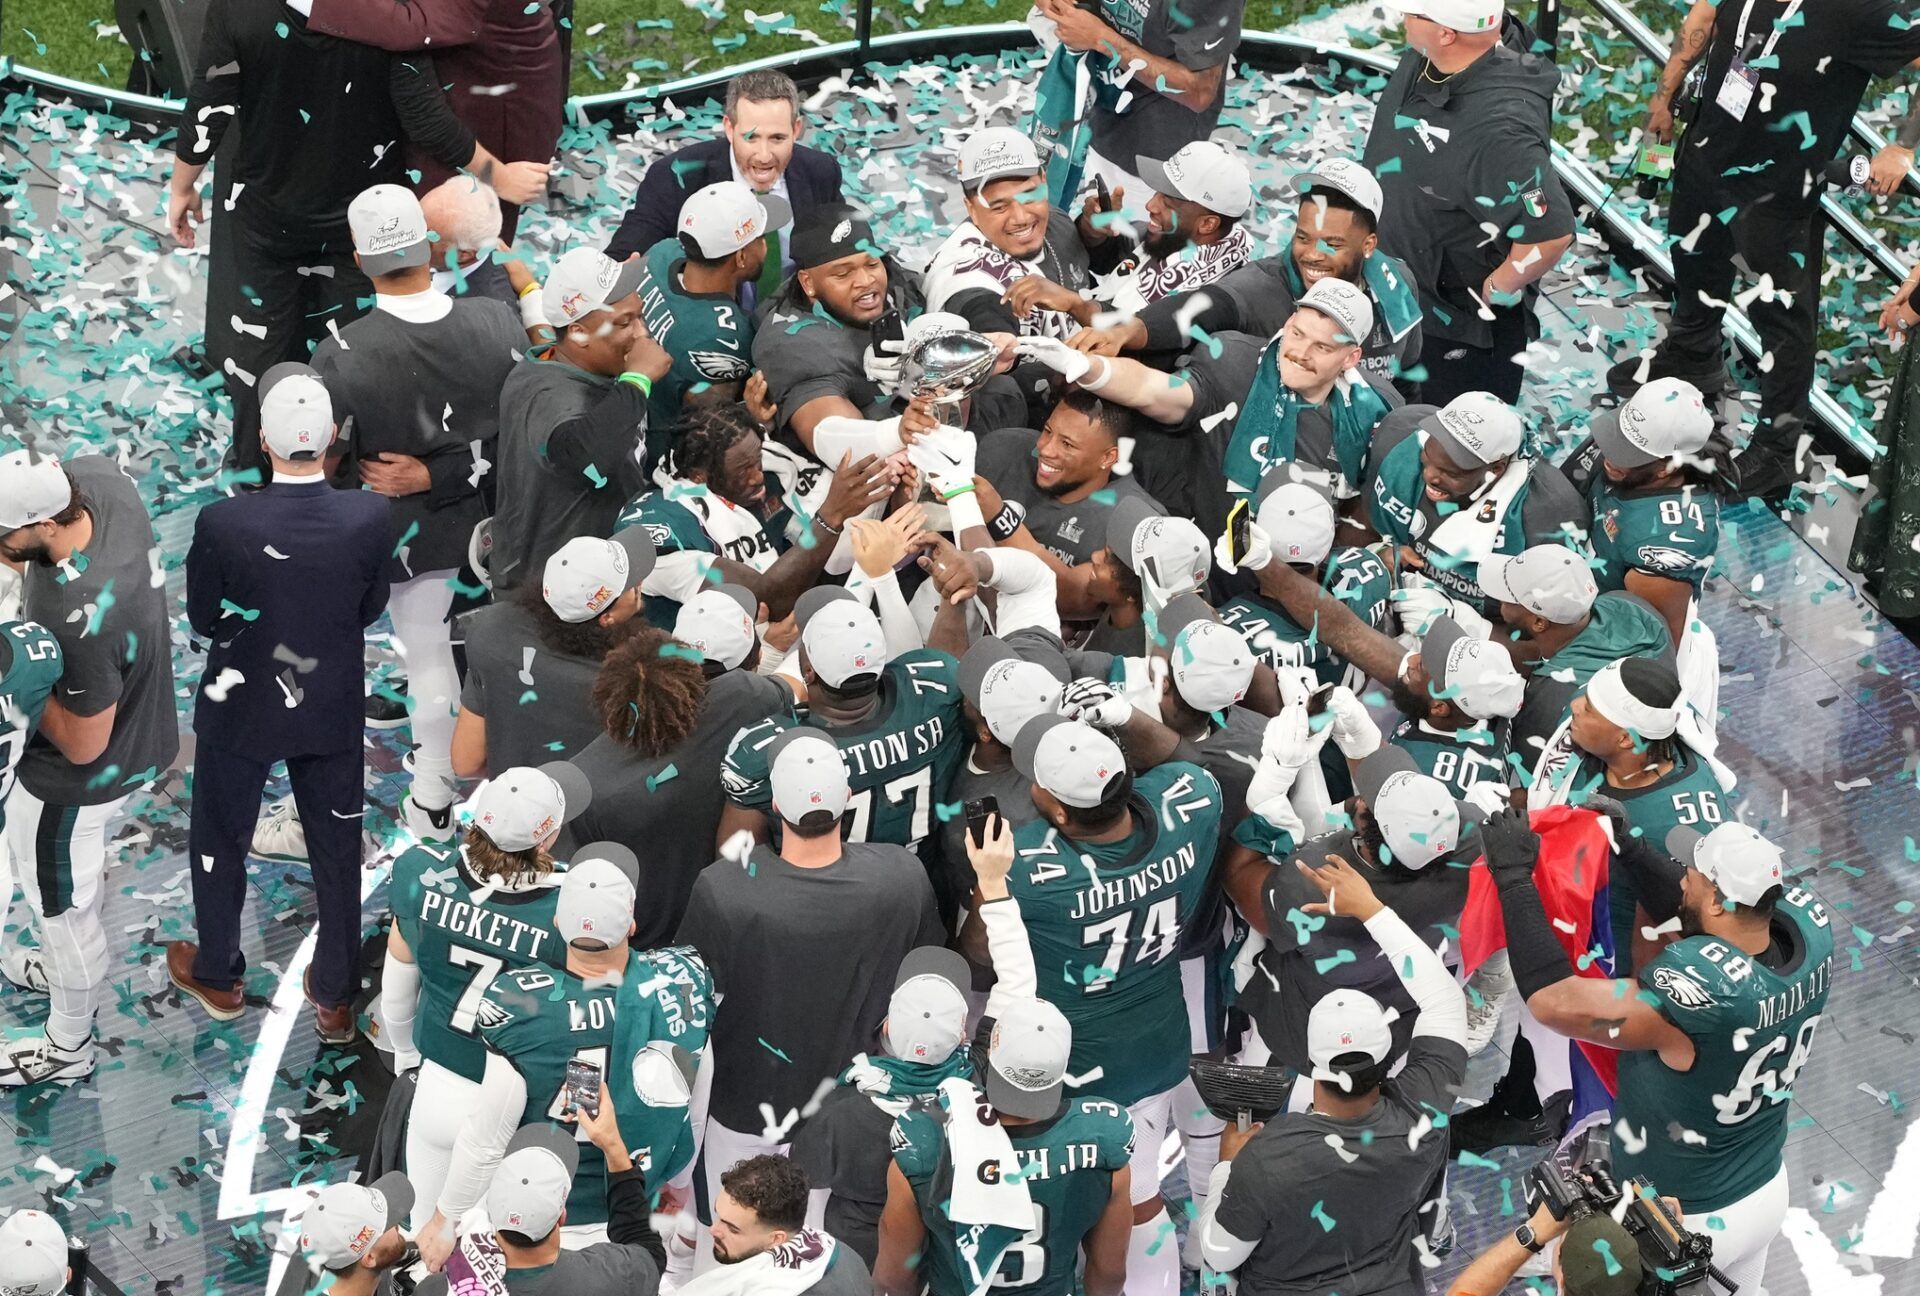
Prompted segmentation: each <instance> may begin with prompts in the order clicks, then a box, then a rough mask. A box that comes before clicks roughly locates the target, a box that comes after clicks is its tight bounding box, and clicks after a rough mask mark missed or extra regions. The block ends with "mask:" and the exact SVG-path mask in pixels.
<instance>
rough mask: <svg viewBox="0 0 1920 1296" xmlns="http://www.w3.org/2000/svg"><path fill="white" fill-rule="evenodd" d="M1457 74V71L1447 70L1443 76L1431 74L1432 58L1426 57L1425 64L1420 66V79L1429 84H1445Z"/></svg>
mask: <svg viewBox="0 0 1920 1296" xmlns="http://www.w3.org/2000/svg"><path fill="white" fill-rule="evenodd" d="M1459 75H1460V74H1459V73H1458V72H1449V73H1447V74H1446V75H1445V76H1443V77H1437V76H1435V75H1434V74H1433V60H1432V59H1428V60H1426V64H1425V66H1423V67H1422V68H1421V69H1420V79H1421V80H1422V81H1425V82H1427V83H1428V84H1430V85H1445V84H1446V83H1447V82H1449V81H1451V80H1453V79H1454V78H1455V77H1457V76H1459Z"/></svg>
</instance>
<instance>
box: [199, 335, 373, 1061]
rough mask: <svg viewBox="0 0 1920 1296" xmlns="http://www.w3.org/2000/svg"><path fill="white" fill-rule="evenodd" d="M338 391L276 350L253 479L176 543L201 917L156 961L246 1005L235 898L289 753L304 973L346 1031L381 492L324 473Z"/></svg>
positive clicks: (223, 1009)
mask: <svg viewBox="0 0 1920 1296" xmlns="http://www.w3.org/2000/svg"><path fill="white" fill-rule="evenodd" d="M333 436H334V423H333V405H332V402H331V400H330V399H329V398H328V395H327V389H326V388H325V387H324V386H323V385H322V384H321V382H320V379H319V377H318V376H317V375H316V374H315V373H314V371H313V370H312V369H310V368H308V367H307V366H306V365H303V364H294V363H288V364H279V365H275V366H274V367H273V368H271V369H269V370H267V372H266V373H265V374H264V375H263V376H262V377H261V379H260V443H261V445H262V446H263V447H264V448H265V450H266V453H267V457H268V459H269V460H270V461H271V463H272V465H273V479H272V481H271V482H270V483H269V484H268V485H267V486H266V487H265V488H264V489H262V490H259V491H253V492H248V493H246V494H241V495H236V496H234V497H232V498H231V499H224V500H220V501H218V502H217V503H214V504H210V505H208V506H207V507H206V508H204V509H202V510H201V511H200V516H199V518H198V519H196V521H195V525H194V532H193V547H192V548H191V549H190V550H188V552H187V619H188V621H189V622H190V623H191V624H192V626H193V632H194V634H196V635H198V636H199V637H201V638H203V639H205V640H207V641H208V648H207V668H206V674H205V675H204V676H203V677H202V678H201V681H200V693H199V698H198V700H197V701H196V703H195V705H194V715H193V728H194V733H195V735H196V737H197V739H198V746H197V748H196V750H195V758H194V780H193V819H192V826H191V828H190V830H189V837H188V848H189V850H190V852H191V856H192V860H193V869H192V876H193V911H194V925H195V927H196V928H197V929H198V932H199V936H200V943H199V944H198V945H195V944H194V943H193V942H192V941H174V942H173V943H172V944H170V945H169V946H168V947H167V971H168V973H169V974H170V975H171V976H172V978H173V983H174V985H176V986H178V987H179V988H180V989H181V990H182V991H184V992H185V993H187V994H188V995H190V996H192V997H193V998H194V999H197V1000H198V1001H199V1002H200V1004H201V1006H202V1007H204V1008H205V1009H206V1010H207V1012H208V1013H209V1014H211V1015H212V1016H213V1017H214V1018H215V1019H217V1020H220V1021H231V1020H233V1019H234V1018H236V1017H238V1016H239V1015H240V1014H241V1012H242V1011H243V1010H244V1007H245V1001H244V999H243V998H242V994H241V976H242V974H243V973H244V972H245V971H246V966H247V964H246V959H245V958H244V957H243V956H242V955H241V953H240V911H241V907H242V905H243V904H244V903H245V900H246V895H247V852H248V847H249V845H250V843H251V842H252V840H253V829H254V822H255V820H256V819H258V818H259V814H260V794H261V792H262V790H263V789H264V788H265V786H266V782H267V774H268V771H269V770H270V769H271V768H272V767H273V764H274V762H275V761H285V762H286V763H287V777H288V779H289V780H290V781H291V782H292V784H293V798H294V804H295V805H296V806H297V807H298V809H299V814H300V820H301V823H302V824H303V825H304V827H305V829H306V834H307V856H308V860H309V862H310V864H311V866H312V869H313V890H314V895H315V897H316V898H317V899H318V901H319V907H320V935H319V942H318V945H317V946H316V948H315V951H314V956H313V966H312V968H311V969H310V970H309V972H308V973H307V983H306V991H307V998H308V1000H310V1001H311V1002H312V1003H313V1006H314V1010H315V1014H316V1019H317V1020H316V1029H317V1030H318V1031H319V1034H320V1038H321V1039H322V1040H323V1041H325V1042H326V1043H329V1044H346V1043H350V1042H351V1041H352V1040H353V1009H352V1006H351V1005H352V1000H353V994H354V990H355V989H356V985H355V976H354V958H355V955H356V954H357V952H358V947H359V943H360V854H361V831H360V830H361V816H362V814H363V813H364V811H365V808H366V793H365V790H364V787H363V779H364V777H365V772H366V760H365V756H364V753H363V748H362V738H363V736H362V733H361V725H362V716H363V713H364V708H363V705H362V704H363V701H364V699H363V693H364V691H365V690H364V688H363V686H362V678H363V676H364V675H365V668H364V666H363V661H364V656H363V653H364V646H363V645H364V638H363V636H364V635H365V633H366V628H367V627H368V626H369V625H371V624H373V622H374V620H375V619H377V618H378V617H379V615H380V613H381V612H382V611H383V610H384V609H385V608H386V606H387V574H386V573H387V558H388V555H389V551H390V550H391V548H392V545H393V538H392V535H391V534H390V532H391V526H392V524H391V521H390V520H389V518H388V516H387V500H386V497H385V496H383V495H377V494H375V493H373V492H371V491H343V490H335V489H334V488H333V487H332V486H330V485H328V484H327V475H326V468H327V464H326V454H327V450H328V448H329V447H331V446H332V444H333Z"/></svg>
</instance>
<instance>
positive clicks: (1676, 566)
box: [1638, 545, 1700, 574]
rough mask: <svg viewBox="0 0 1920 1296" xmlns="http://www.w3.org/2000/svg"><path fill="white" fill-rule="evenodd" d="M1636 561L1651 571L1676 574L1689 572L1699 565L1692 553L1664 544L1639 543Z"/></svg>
mask: <svg viewBox="0 0 1920 1296" xmlns="http://www.w3.org/2000/svg"><path fill="white" fill-rule="evenodd" d="M1638 561H1639V563H1640V564H1641V565H1642V566H1643V567H1647V568H1650V569H1651V570H1653V571H1657V572H1674V573H1676V574H1677V573H1682V572H1690V571H1692V570H1693V569H1694V568H1695V567H1698V566H1699V565H1700V560H1699V559H1697V558H1695V557H1694V556H1693V555H1692V554H1690V553H1686V552H1684V551H1682V550H1679V549H1669V548H1668V547H1667V546H1665V545H1641V546H1640V553H1639V554H1638Z"/></svg>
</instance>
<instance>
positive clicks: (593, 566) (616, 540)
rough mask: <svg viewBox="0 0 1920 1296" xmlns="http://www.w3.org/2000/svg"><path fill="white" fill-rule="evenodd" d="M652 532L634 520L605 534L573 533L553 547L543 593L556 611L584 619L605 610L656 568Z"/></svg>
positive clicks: (566, 618) (544, 570) (571, 618)
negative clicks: (630, 524) (556, 546)
mask: <svg viewBox="0 0 1920 1296" xmlns="http://www.w3.org/2000/svg"><path fill="white" fill-rule="evenodd" d="M654 560H655V552H654V548H653V538H652V537H651V536H649V535H648V534H647V529H646V528H645V527H639V526H630V527H627V528H626V529H625V530H623V531H616V532H614V533H613V535H612V536H611V537H609V538H607V539H604V540H603V539H601V538H600V537H599V536H575V537H574V538H573V539H571V540H569V541H567V542H566V543H565V544H563V545H561V546H560V547H559V548H558V549H556V550H554V551H553V553H552V555H551V556H550V557H548V559H547V565H546V566H545V567H543V568H542V569H541V572H540V597H541V598H543V599H545V600H546V603H547V606H548V607H549V608H552V609H553V614H554V615H555V616H557V617H559V618H560V619H561V620H562V621H565V622H567V623H568V624H569V625H580V624H582V623H583V622H587V621H591V620H593V619H594V618H595V617H597V616H599V615H600V614H601V613H602V612H605V611H606V610H607V608H608V607H609V606H610V605H611V604H612V603H613V601H614V600H615V599H617V598H619V597H620V596H621V595H622V594H625V593H626V592H627V591H628V590H630V589H638V588H639V586H640V583H641V582H642V581H644V580H646V578H647V575H648V573H650V572H652V571H653V564H654Z"/></svg>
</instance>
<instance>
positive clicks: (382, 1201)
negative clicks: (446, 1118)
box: [62, 1170, 413, 1270]
mask: <svg viewBox="0 0 1920 1296" xmlns="http://www.w3.org/2000/svg"><path fill="white" fill-rule="evenodd" d="M412 1209H413V1185H412V1184H411V1183H409V1182H408V1181H407V1177H406V1176H405V1175H404V1174H401V1173H400V1172H399V1171H398V1170H392V1171H389V1172H388V1173H386V1174H383V1175H381V1176H380V1177H379V1178H378V1179H376V1180H375V1181H374V1182H373V1183H372V1184H371V1185H368V1184H351V1183H338V1184H328V1185H327V1186H326V1187H325V1188H322V1189H321V1190H320V1192H319V1193H318V1195H316V1196H315V1197H314V1199H313V1200H312V1201H311V1202H309V1203H307V1209H306V1213H305V1214H303V1215H301V1217H300V1249H301V1250H302V1251H305V1252H306V1253H307V1254H308V1255H310V1256H312V1257H313V1258H314V1259H316V1260H318V1261H319V1262H320V1267H321V1268H322V1269H333V1270H338V1269H346V1268H348V1267H350V1266H352V1265H355V1264H358V1263H359V1262H360V1260H361V1258H362V1257H363V1256H365V1255H366V1254H367V1252H368V1251H369V1250H371V1249H372V1248H373V1244H374V1243H375V1242H378V1241H379V1240H380V1238H381V1235H382V1234H384V1233H385V1232H386V1231H387V1230H388V1229H390V1228H394V1227H395V1226H397V1225H399V1224H401V1223H402V1222H404V1221H405V1220H406V1218H407V1213H408V1212H409V1211H411V1210H412ZM62 1258H63V1259H64V1256H63V1257H62Z"/></svg>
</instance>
